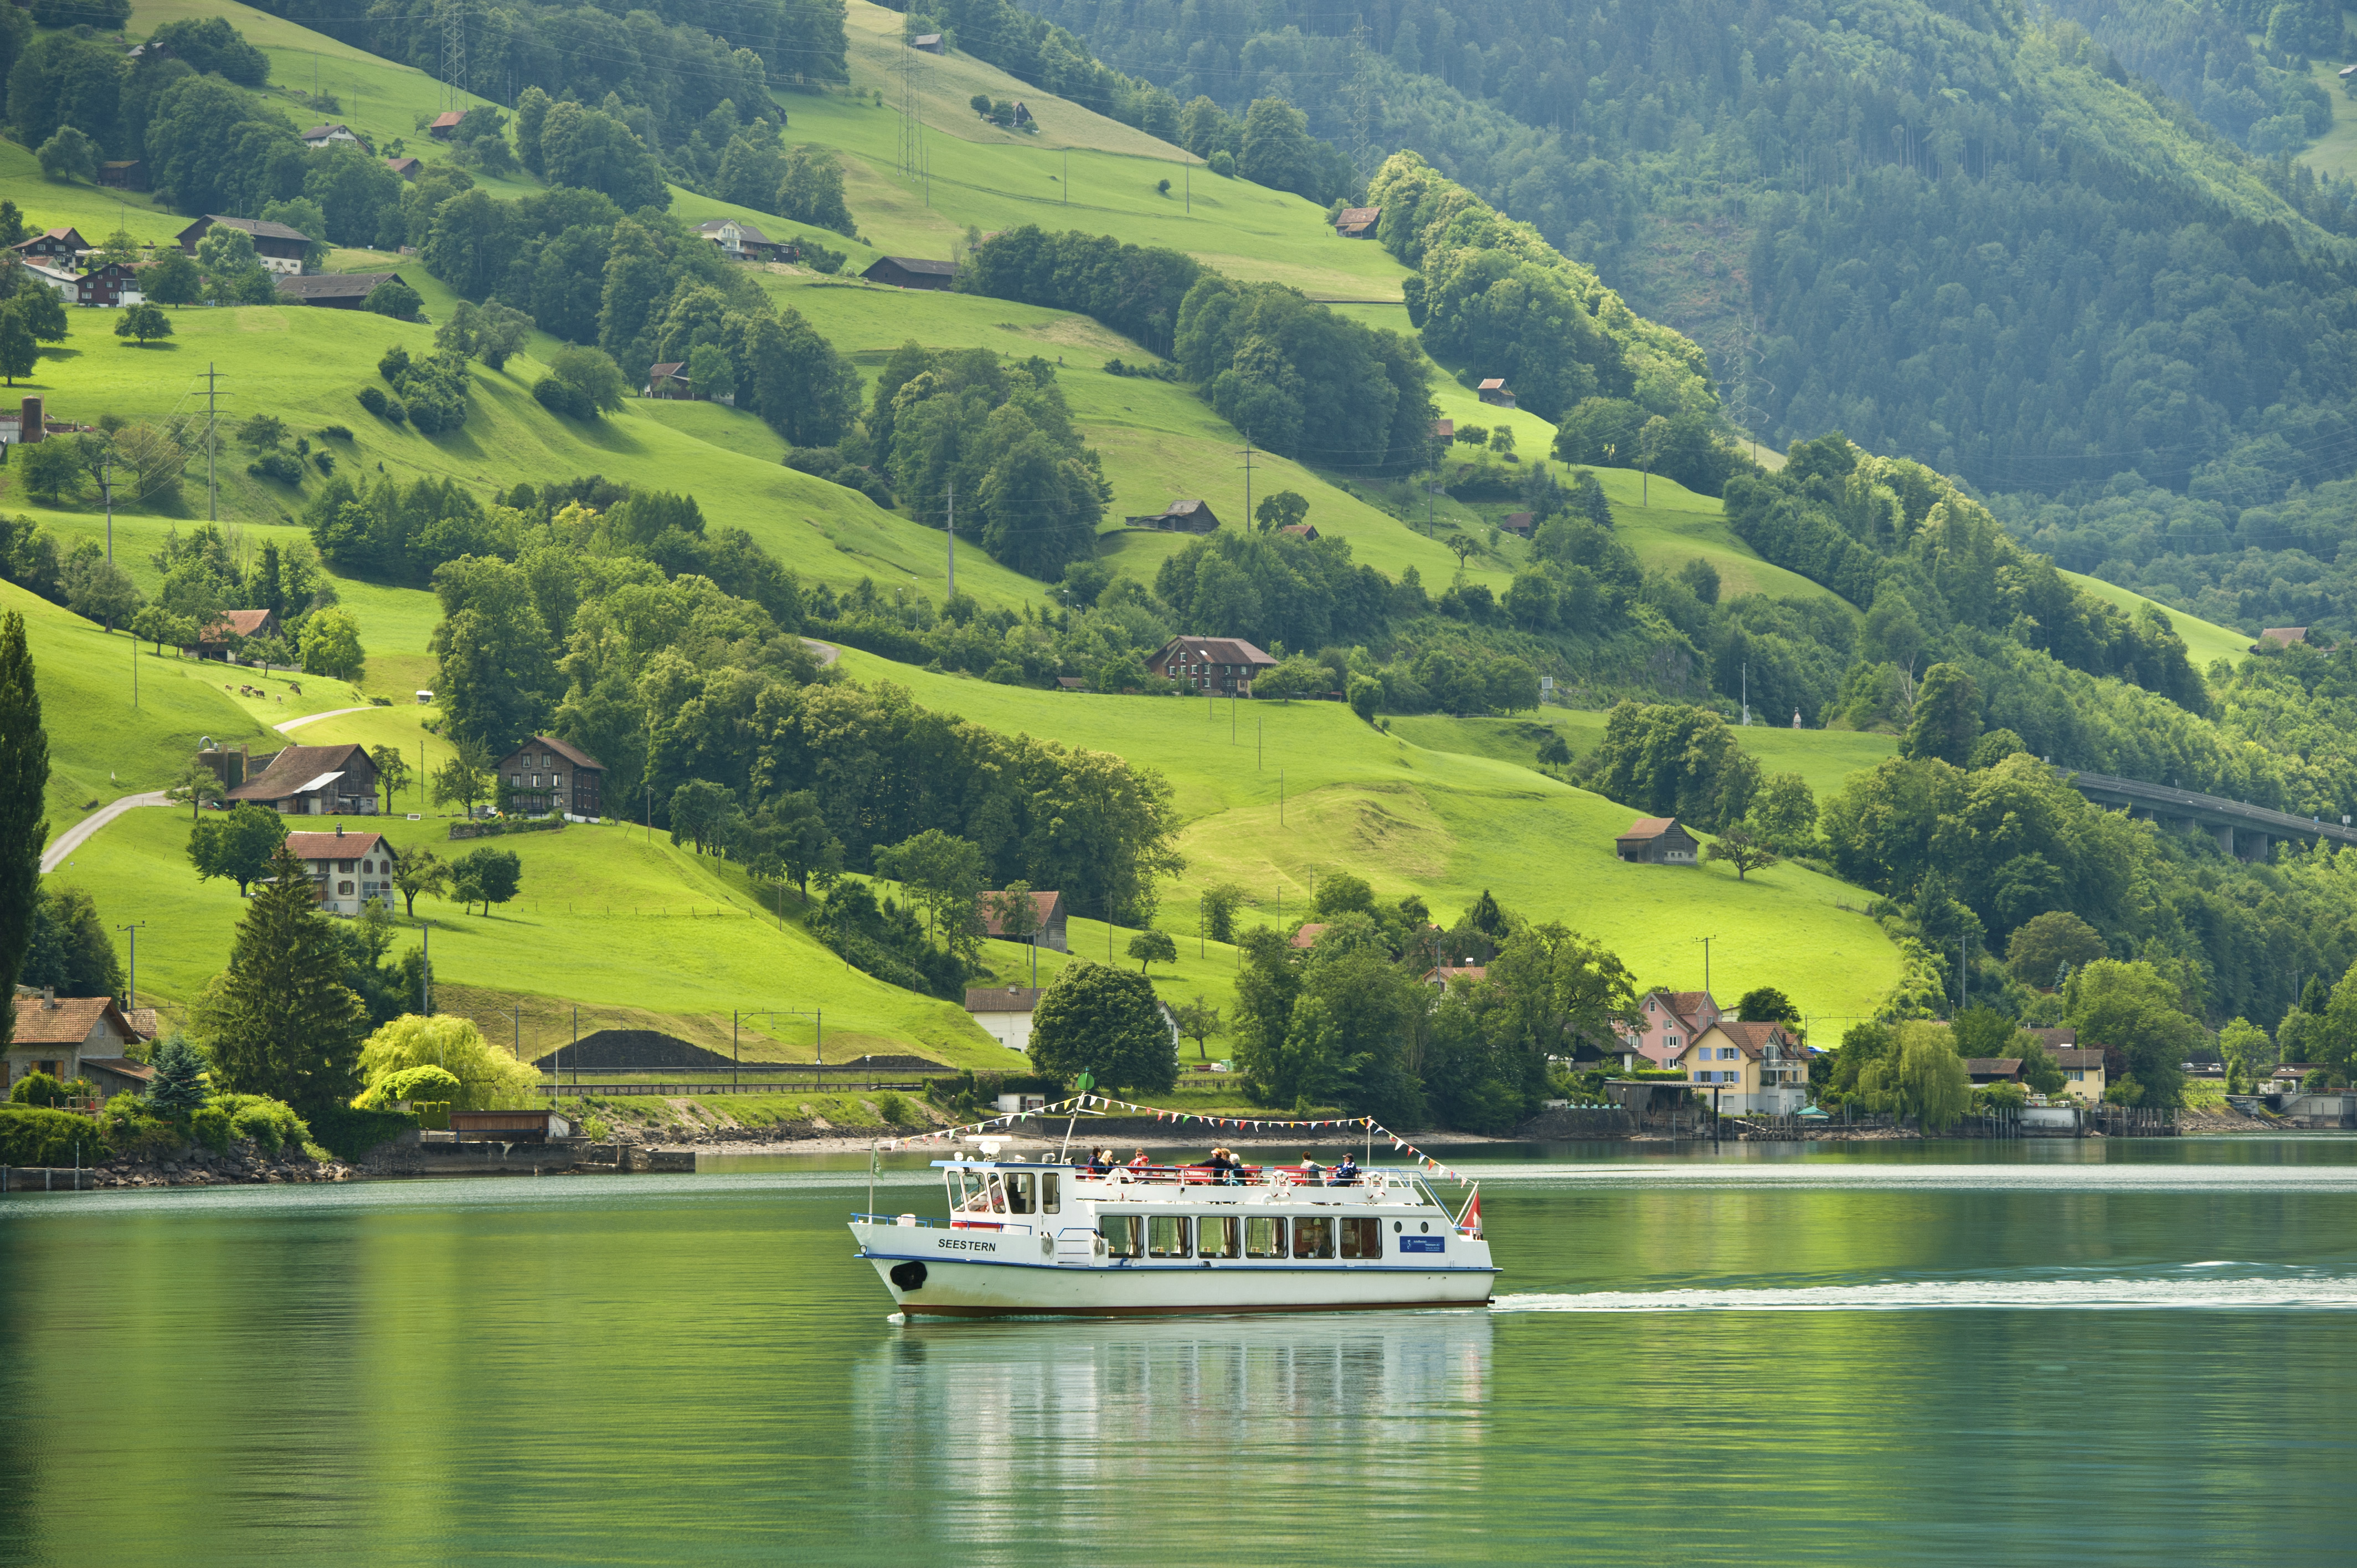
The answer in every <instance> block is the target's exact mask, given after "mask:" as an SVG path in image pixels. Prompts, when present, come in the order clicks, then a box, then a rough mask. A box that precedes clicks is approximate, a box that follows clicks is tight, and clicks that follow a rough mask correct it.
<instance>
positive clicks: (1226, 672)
mask: <svg viewBox="0 0 2357 1568" xmlns="http://www.w3.org/2000/svg"><path fill="white" fill-rule="evenodd" d="M1275 668H1276V660H1274V659H1272V658H1270V657H1269V656H1268V655H1267V654H1266V653H1265V652H1263V651H1262V650H1260V649H1258V648H1255V647H1254V646H1253V645H1252V644H1251V643H1249V642H1246V641H1245V640H1244V639H1243V638H1241V637H1174V638H1172V639H1170V640H1169V641H1168V642H1166V643H1164V644H1163V645H1162V646H1161V647H1160V648H1157V649H1156V650H1154V654H1153V656H1152V657H1151V658H1149V659H1147V660H1146V669H1147V670H1149V671H1152V672H1153V673H1155V674H1157V675H1159V676H1161V677H1162V678H1163V679H1164V680H1166V681H1176V682H1179V684H1180V685H1182V686H1189V687H1192V688H1193V689H1194V690H1196V691H1198V692H1205V693H1219V694H1220V695H1222V696H1223V697H1224V696H1244V697H1249V696H1251V695H1252V683H1253V678H1254V676H1256V675H1258V674H1259V673H1260V672H1261V671H1264V670H1274V669H1275Z"/></svg>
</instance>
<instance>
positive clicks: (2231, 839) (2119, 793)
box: [2054, 768, 2357, 860]
mask: <svg viewBox="0 0 2357 1568" xmlns="http://www.w3.org/2000/svg"><path fill="white" fill-rule="evenodd" d="M2054 771H2055V772H2056V773H2058V774H2060V775H2061V778H2062V780H2063V782H2065V783H2067V784H2069V785H2070V786H2071V787H2072V789H2076V790H2078V791H2079V793H2081V794H2082V795H2084V796H2085V797H2087V799H2088V800H2093V801H2094V802H2095V804H2097V805H2099V806H2108V807H2112V808H2114V809H2124V810H2126V812H2127V813H2128V815H2130V816H2131V817H2144V818H2147V819H2149V820H2151V821H2153V822H2165V823H2176V824H2179V825H2182V826H2186V827H2193V828H2199V829H2200V830H2201V831H2202V832H2207V833H2209V834H2211V835H2212V837H2214V838H2215V839H2216V840H2217V841H2218V847H2219V849H2220V850H2222V852H2224V853H2225V854H2234V855H2240V856H2241V857H2242V858H2243V859H2244V860H2265V859H2266V858H2267V852H2268V851H2269V850H2270V849H2272V848H2273V847H2274V846H2275V841H2276V840H2277V839H2300V840H2304V841H2307V842H2309V843H2313V842H2314V841H2316V840H2318V839H2330V840H2332V841H2333V842H2334V843H2342V844H2357V829H2352V828H2351V827H2350V826H2349V825H2348V824H2347V822H2345V821H2343V822H2319V821H2318V820H2317V819H2315V818H2313V817H2295V816H2292V815H2291V814H2290V813H2288V812H2286V811H2270V810H2269V809H2267V808H2266V807H2265V806H2246V805H2244V803H2243V802H2242V801H2240V800H2226V799H2225V798H2223V797H2222V796H2218V795H2202V794H2197V793H2196V792H2194V791H2193V790H2190V789H2175V788H2173V787H2171V786H2169V785H2165V784H2147V783H2145V782H2144V781H2143V780H2142V779H2115V778H2113V777H2112V776H2111V775H2110V774H2108V773H2086V772H2081V771H2078V770H2076V769H2073V768H2056V769H2055V770H2054Z"/></svg>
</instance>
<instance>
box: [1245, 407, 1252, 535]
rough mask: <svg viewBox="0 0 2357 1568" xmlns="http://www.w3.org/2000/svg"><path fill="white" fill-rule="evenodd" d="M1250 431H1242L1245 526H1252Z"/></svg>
mask: <svg viewBox="0 0 2357 1568" xmlns="http://www.w3.org/2000/svg"><path fill="white" fill-rule="evenodd" d="M1252 463H1253V444H1252V432H1251V431H1249V430H1247V431H1245V432H1244V526H1245V527H1246V528H1250V527H1251V526H1252V477H1253V466H1252Z"/></svg>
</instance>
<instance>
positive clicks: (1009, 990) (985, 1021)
mask: <svg viewBox="0 0 2357 1568" xmlns="http://www.w3.org/2000/svg"><path fill="white" fill-rule="evenodd" d="M1039 993H1040V988H1039V986H1036V985H991V986H985V987H983V988H982V989H980V990H974V991H968V992H967V993H965V1011H966V1015H967V1016H968V1017H970V1018H972V1019H973V1020H974V1022H975V1023H977V1024H979V1025H981V1026H982V1032H983V1033H984V1034H985V1035H988V1036H990V1037H991V1038H992V1039H994V1040H996V1041H997V1042H998V1043H999V1044H1000V1045H1002V1046H1005V1047H1006V1048H1007V1049H1008V1050H1010V1051H1028V1050H1029V1049H1030V1048H1031V1015H1032V1014H1033V1013H1035V1012H1037V1011H1038V1010H1039Z"/></svg>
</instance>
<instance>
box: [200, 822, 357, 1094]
mask: <svg viewBox="0 0 2357 1568" xmlns="http://www.w3.org/2000/svg"><path fill="white" fill-rule="evenodd" d="M268 875H269V877H270V880H269V881H267V882H264V883H261V884H258V885H257V890H256V891H255V893H254V896H253V903H252V904H251V905H249V906H248V907H247V908H246V911H245V917H244V918H243V919H242V920H240V921H239V922H238V927H237V940H236V942H235V944H234V945H233V946H232V947H231V950H230V961H229V968H228V969H226V970H224V971H222V972H221V973H220V974H218V975H216V976H215V977H214V978H213V983H212V984H211V985H210V986H209V987H207V988H206V991H205V994H204V996H203V998H202V999H201V1000H200V1001H199V1003H198V1004H197V1026H198V1029H199V1033H200V1034H201V1035H202V1036H204V1039H205V1042H206V1043H207V1044H208V1045H210V1047H212V1055H213V1063H214V1067H215V1069H216V1077H217V1079H218V1080H220V1081H221V1084H222V1086H223V1087H225V1088H228V1089H230V1090H234V1091H235V1092H237V1093H240V1094H266V1095H269V1096H271V1097H272V1098H273V1099H276V1100H283V1101H286V1102H287V1103H288V1104H289V1105H292V1106H294V1107H296V1109H297V1110H301V1111H306V1112H308V1111H315V1110H319V1109H322V1108H324V1107H327V1106H329V1105H333V1104H337V1103H339V1102H340V1101H342V1100H343V1099H344V1097H346V1096H347V1095H350V1093H351V1092H352V1090H353V1089H354V1087H355V1077H354V1071H353V1069H354V1067H355V1066H356V1064H357V1063H358V1062H359V1060H360V1051H361V1038H362V1037H363V1036H366V1035H367V1033H368V1010H367V1008H366V1006H365V1005H364V1004H362V1003H361V999H360V997H359V996H358V995H357V994H355V993H353V991H352V989H351V988H350V986H348V985H346V984H345V983H344V975H345V973H346V972H347V970H348V968H349V961H348V960H347V959H346V956H345V954H344V950H343V948H342V945H341V944H340V943H339V942H338V941H337V940H336V932H335V930H334V929H333V928H331V927H330V926H329V925H328V918H327V917H326V916H325V915H322V914H320V913H319V908H318V903H317V898H316V897H314V896H313V894H312V891H311V876H310V873H309V871H308V869H307V867H306V866H305V865H304V864H303V862H302V861H300V860H298V859H296V856H295V854H294V853H293V852H292V851H291V850H289V849H287V848H286V846H285V844H283V843H282V844H281V845H280V846H279V848H278V853H277V854H275V855H274V856H273V857H272V859H271V864H270V868H269V873H268Z"/></svg>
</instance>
